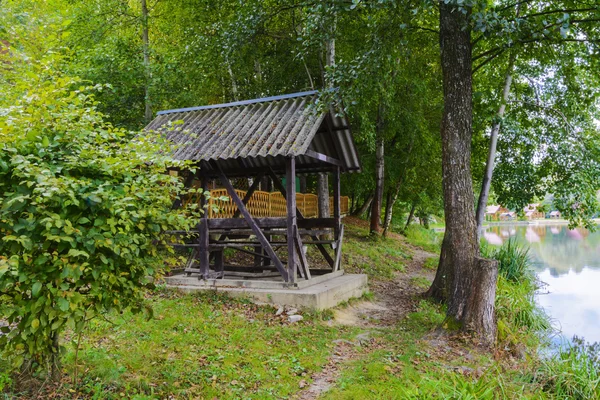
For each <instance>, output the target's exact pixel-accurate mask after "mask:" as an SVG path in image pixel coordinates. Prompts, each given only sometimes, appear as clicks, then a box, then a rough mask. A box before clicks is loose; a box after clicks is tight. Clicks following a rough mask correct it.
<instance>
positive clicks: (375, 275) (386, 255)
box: [343, 224, 412, 280]
mask: <svg viewBox="0 0 600 400" xmlns="http://www.w3.org/2000/svg"><path fill="white" fill-rule="evenodd" d="M368 233H369V231H368V228H365V227H361V226H358V225H348V224H347V225H345V227H344V253H343V257H344V269H345V270H346V271H348V272H349V273H360V274H367V275H368V276H369V279H379V280H390V279H392V278H393V277H394V273H395V272H403V271H404V267H405V262H406V261H407V260H410V259H411V258H412V256H411V251H410V249H408V247H407V246H406V245H405V244H404V243H401V242H399V241H398V240H396V239H392V238H382V237H378V236H368Z"/></svg>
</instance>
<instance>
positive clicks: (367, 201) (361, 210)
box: [353, 193, 374, 217]
mask: <svg viewBox="0 0 600 400" xmlns="http://www.w3.org/2000/svg"><path fill="white" fill-rule="evenodd" d="M373 197H374V194H373V193H371V194H370V195H369V196H368V197H367V198H366V199H365V202H364V203H363V205H362V206H360V208H359V209H358V210H357V211H356V212H355V213H354V214H353V215H354V216H355V217H360V216H361V215H363V214H364V213H365V212H367V210H368V209H369V207H371V202H373Z"/></svg>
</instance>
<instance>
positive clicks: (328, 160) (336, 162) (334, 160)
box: [304, 149, 344, 167]
mask: <svg viewBox="0 0 600 400" xmlns="http://www.w3.org/2000/svg"><path fill="white" fill-rule="evenodd" d="M304 155H306V156H308V157H311V158H314V159H315V160H319V161H323V162H326V163H328V164H333V165H336V166H338V167H341V166H343V165H344V163H343V162H341V161H340V160H338V159H337V158H333V157H330V156H328V155H326V154H323V153H317V152H316V151H314V150H311V149H307V150H306V152H305V153H304Z"/></svg>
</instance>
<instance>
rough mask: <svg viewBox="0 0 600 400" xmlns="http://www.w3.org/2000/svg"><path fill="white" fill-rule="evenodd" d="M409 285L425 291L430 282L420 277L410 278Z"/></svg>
mask: <svg viewBox="0 0 600 400" xmlns="http://www.w3.org/2000/svg"><path fill="white" fill-rule="evenodd" d="M410 283H411V284H412V285H413V286H416V287H418V288H421V289H427V288H428V287H429V286H431V281H430V280H429V279H427V278H424V277H422V276H413V277H412V278H410Z"/></svg>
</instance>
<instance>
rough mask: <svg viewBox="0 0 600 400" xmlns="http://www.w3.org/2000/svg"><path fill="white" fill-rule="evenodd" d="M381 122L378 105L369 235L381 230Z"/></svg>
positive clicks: (382, 182)
mask: <svg viewBox="0 0 600 400" xmlns="http://www.w3.org/2000/svg"><path fill="white" fill-rule="evenodd" d="M383 121H384V116H383V105H382V104H380V105H379V110H378V111H377V132H376V137H375V197H374V198H373V203H372V204H371V225H370V228H369V231H370V233H379V230H380V228H381V207H382V206H383V184H384V178H385V177H384V173H385V160H384V149H385V142H384V140H383Z"/></svg>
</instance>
